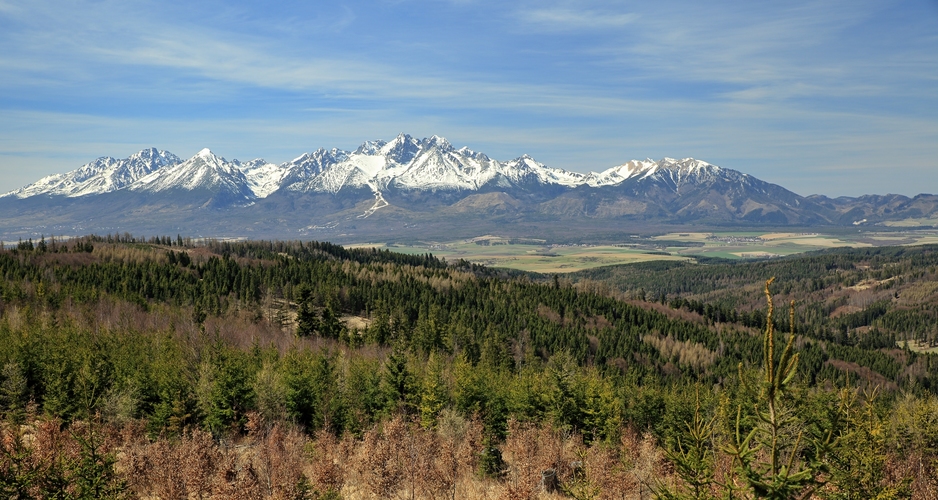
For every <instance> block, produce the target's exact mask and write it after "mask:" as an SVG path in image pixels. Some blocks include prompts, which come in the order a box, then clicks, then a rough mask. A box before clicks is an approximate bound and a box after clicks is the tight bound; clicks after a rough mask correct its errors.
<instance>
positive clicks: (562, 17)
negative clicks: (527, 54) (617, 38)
mask: <svg viewBox="0 0 938 500" xmlns="http://www.w3.org/2000/svg"><path fill="white" fill-rule="evenodd" d="M517 17H518V18H519V19H520V20H521V21H522V22H524V23H526V24H529V25H534V26H535V27H537V28H540V29H547V30H551V31H569V30H601V29H607V28H621V27H623V26H626V25H628V24H632V23H633V22H635V21H636V20H637V19H638V17H639V16H638V15H637V14H634V13H617V12H605V11H600V10H580V9H575V8H567V7H550V8H535V9H530V10H520V11H518V13H517Z"/></svg>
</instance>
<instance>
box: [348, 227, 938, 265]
mask: <svg viewBox="0 0 938 500" xmlns="http://www.w3.org/2000/svg"><path fill="white" fill-rule="evenodd" d="M926 243H938V231H934V230H931V231H891V232H856V233H850V232H848V231H845V232H843V233H842V234H824V233H807V232H806V233H795V232H767V231H740V232H733V231H724V232H687V233H668V234H663V235H658V236H654V237H639V236H624V237H623V240H622V242H621V243H618V244H602V245H589V244H579V245H572V244H571V245H558V244H551V243H549V242H548V241H546V240H542V239H534V238H506V237H500V236H492V235H485V236H479V237H475V238H468V239H462V240H457V241H447V242H438V241H427V242H421V243H413V244H402V243H358V244H353V245H347V246H349V247H357V248H362V247H366V248H367V247H376V248H382V249H389V250H392V251H394V252H401V253H410V254H424V253H432V254H433V255H435V256H437V257H442V258H445V259H446V260H449V261H453V260H459V259H465V260H467V261H469V262H473V263H476V264H484V265H486V266H490V267H505V268H511V269H518V270H522V271H533V272H538V273H549V274H550V273H568V272H575V271H580V270H583V269H590V268H594V267H599V266H609V265H615V264H629V263H635V262H646V261H650V260H683V259H688V258H692V257H694V256H706V257H721V258H725V259H764V258H772V257H782V256H786V255H792V254H798V253H802V252H808V251H812V250H821V249H825V248H834V247H870V246H886V245H919V244H926Z"/></svg>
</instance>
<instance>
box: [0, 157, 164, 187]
mask: <svg viewBox="0 0 938 500" xmlns="http://www.w3.org/2000/svg"><path fill="white" fill-rule="evenodd" d="M181 161H182V160H181V159H180V158H179V157H178V156H176V155H174V154H172V153H170V152H167V151H160V150H157V149H156V148H149V149H144V150H142V151H139V152H137V153H134V154H132V155H130V157H128V158H124V159H120V160H118V159H115V158H111V157H109V156H103V157H101V158H98V159H97V160H94V161H93V162H91V163H86V164H85V165H82V166H81V167H79V168H78V169H76V170H72V171H71V172H66V173H63V174H54V175H50V176H47V177H43V178H42V179H40V180H38V181H36V182H35V183H33V184H30V185H28V186H25V187H22V188H20V189H17V190H15V191H11V192H9V193H6V194H4V195H3V196H15V197H17V198H29V197H31V196H37V195H52V196H67V197H70V198H74V197H77V196H86V195H91V194H103V193H109V192H111V191H117V190H120V189H123V188H125V187H127V186H129V185H130V184H132V183H134V182H135V181H137V180H138V179H140V178H142V177H144V176H146V175H149V174H151V173H152V172H155V171H157V170H160V169H163V168H166V167H168V166H171V165H175V164H178V163H180V162H181Z"/></svg>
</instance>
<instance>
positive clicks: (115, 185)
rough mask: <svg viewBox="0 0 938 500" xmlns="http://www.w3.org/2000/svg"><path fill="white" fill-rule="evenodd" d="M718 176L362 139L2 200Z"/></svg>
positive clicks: (49, 186)
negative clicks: (282, 159) (580, 169)
mask: <svg viewBox="0 0 938 500" xmlns="http://www.w3.org/2000/svg"><path fill="white" fill-rule="evenodd" d="M721 176H730V177H734V178H739V179H742V178H745V177H748V176H746V175H745V174H740V173H739V172H736V171H733V170H728V169H723V168H720V167H718V166H715V165H711V164H709V163H706V162H703V161H699V160H695V159H693V158H686V159H683V160H675V159H671V158H665V159H663V160H660V161H653V160H643V161H636V160H633V161H630V162H628V163H625V164H623V165H619V166H616V167H612V168H610V169H608V170H605V171H603V172H599V173H595V172H590V173H587V174H581V173H577V172H568V171H565V170H562V169H557V168H550V167H547V166H545V165H544V164H542V163H539V162H538V161H536V160H534V159H533V158H531V157H529V156H527V155H524V156H521V157H519V158H516V159H514V160H509V161H505V162H501V161H498V160H494V159H491V158H489V157H488V156H486V155H485V154H483V153H478V152H475V151H472V150H471V149H469V148H466V147H463V148H460V149H455V148H454V147H453V146H452V145H451V144H450V143H449V142H448V141H447V140H446V139H444V138H442V137H438V136H433V137H430V138H427V139H422V140H418V139H415V138H413V137H411V136H409V135H406V134H400V135H398V136H397V137H396V138H394V139H393V140H391V141H387V142H386V141H369V142H365V143H364V144H362V145H361V146H360V147H359V148H358V149H357V150H355V151H351V152H349V151H342V150H338V149H331V150H325V149H319V150H317V151H314V152H312V153H305V154H303V155H301V156H299V157H297V158H296V159H294V160H292V161H289V162H286V163H283V164H280V165H275V164H272V163H268V162H266V161H264V160H261V159H257V160H252V161H248V162H240V161H238V160H233V161H227V160H225V159H224V158H222V157H219V156H217V155H215V154H214V153H212V152H211V151H210V150H208V149H203V150H202V151H199V152H198V154H196V155H195V156H193V157H192V158H189V159H188V160H185V161H183V160H182V159H180V158H179V157H177V156H176V155H174V154H172V153H169V152H166V151H158V150H156V149H152V148H151V149H146V150H143V151H141V152H139V153H136V154H134V155H132V156H130V157H129V158H126V159H122V160H116V159H114V158H110V157H103V158H99V159H97V160H95V161H93V162H91V163H88V164H86V165H83V166H81V167H80V168H78V169H77V170H73V171H71V172H68V173H64V174H56V175H50V176H48V177H44V178H42V179H40V180H39V181H37V182H35V183H33V184H30V185H28V186H25V187H22V188H20V189H17V190H14V191H11V192H9V193H6V194H4V195H3V196H5V197H6V196H13V197H17V198H29V197H33V196H41V195H46V196H65V197H79V196H89V195H95V194H103V193H108V192H112V191H117V190H127V191H132V192H139V193H160V192H167V191H174V190H180V191H207V192H213V193H217V192H223V193H225V194H227V195H230V196H235V197H236V198H237V199H242V200H244V201H251V200H257V199H263V198H266V197H267V196H269V195H271V194H272V193H275V192H277V191H278V190H287V191H291V192H315V193H331V194H337V193H339V192H340V191H342V190H344V189H362V188H365V189H369V190H371V191H373V192H383V191H386V190H389V189H397V190H405V191H406V190H415V191H425V190H430V191H478V190H480V189H482V188H483V187H486V186H490V187H493V188H506V189H509V188H518V187H522V186H537V185H545V186H559V187H565V188H575V187H578V186H589V187H602V186H615V185H620V184H622V183H625V182H629V181H638V180H643V179H653V180H656V181H661V182H666V183H668V184H670V185H673V186H674V188H675V189H678V188H679V186H680V185H681V184H683V183H687V182H694V181H699V180H701V179H705V178H714V177H721Z"/></svg>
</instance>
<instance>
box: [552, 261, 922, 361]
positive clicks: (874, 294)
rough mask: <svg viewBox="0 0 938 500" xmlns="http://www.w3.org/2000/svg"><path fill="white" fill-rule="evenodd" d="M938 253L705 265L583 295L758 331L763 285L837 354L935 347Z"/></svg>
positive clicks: (617, 275) (602, 283)
mask: <svg viewBox="0 0 938 500" xmlns="http://www.w3.org/2000/svg"><path fill="white" fill-rule="evenodd" d="M936 269H938V246H936V245H924V246H916V247H876V248H837V249H830V250H824V251H819V252H810V253H806V254H800V255H794V256H790V257H785V258H778V259H769V260H762V261H757V262H751V261H749V262H747V261H727V260H721V259H702V260H701V261H699V262H698V263H680V262H676V263H672V262H667V263H665V262H651V263H645V264H636V265H634V266H610V267H602V268H596V269H591V270H587V271H582V272H579V273H575V274H573V275H570V279H571V280H573V281H574V282H576V283H578V287H580V288H583V289H605V290H606V293H609V292H608V291H609V290H615V291H616V292H617V293H620V294H623V295H624V296H628V297H638V298H641V299H643V300H648V301H652V302H656V301H657V302H663V303H667V304H668V305H669V306H670V307H671V308H673V309H683V310H687V311H693V312H696V313H697V314H699V315H701V316H703V317H705V318H706V319H707V320H708V321H711V322H726V323H737V324H742V325H750V326H761V321H762V320H761V319H760V318H761V317H762V315H763V308H764V302H763V300H762V297H761V295H760V288H759V287H760V280H763V279H766V277H768V276H775V277H776V278H777V280H778V286H777V288H776V292H777V294H778V298H779V299H780V300H784V301H786V302H787V301H788V300H794V301H796V303H797V308H798V321H797V322H796V329H797V331H799V333H803V334H804V335H806V336H808V337H811V338H815V339H820V340H825V341H830V342H833V343H835V344H838V345H864V346H866V347H870V348H890V347H895V346H896V345H897V342H898V343H899V344H898V345H903V342H904V341H909V343H910V344H911V346H912V348H913V349H919V350H929V349H931V350H935V348H936V347H938V271H936Z"/></svg>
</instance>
